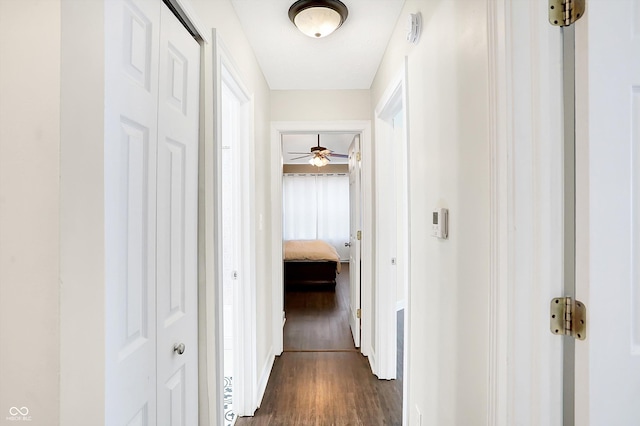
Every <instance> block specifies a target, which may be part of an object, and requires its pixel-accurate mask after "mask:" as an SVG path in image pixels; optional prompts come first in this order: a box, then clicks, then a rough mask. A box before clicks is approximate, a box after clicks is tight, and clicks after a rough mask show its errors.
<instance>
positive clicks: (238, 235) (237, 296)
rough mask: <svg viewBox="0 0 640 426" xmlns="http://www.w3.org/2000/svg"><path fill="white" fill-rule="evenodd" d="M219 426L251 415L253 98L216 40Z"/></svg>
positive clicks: (253, 344) (253, 381) (253, 400)
mask: <svg viewBox="0 0 640 426" xmlns="http://www.w3.org/2000/svg"><path fill="white" fill-rule="evenodd" d="M214 53H215V60H216V71H217V79H216V95H217V100H216V102H217V105H218V107H217V108H216V110H217V123H219V125H218V127H217V129H216V130H217V135H216V151H217V152H216V164H217V167H216V183H217V186H216V190H217V191H216V203H217V208H216V210H217V211H218V212H219V213H218V216H217V225H216V233H217V238H216V244H217V253H218V258H217V259H216V260H217V264H218V265H219V267H218V271H217V292H218V298H217V301H216V303H217V309H216V311H217V312H218V329H217V333H218V339H217V341H218V352H217V357H216V359H217V363H218V365H217V366H216V368H217V372H218V373H217V377H218V382H217V386H218V389H217V395H218V404H219V406H220V407H221V409H220V410H219V416H220V417H221V418H220V419H218V422H217V423H218V424H223V425H225V426H227V425H233V424H234V423H235V421H236V419H237V417H239V416H250V415H253V413H254V411H255V409H256V407H257V401H256V397H255V389H256V367H255V358H256V326H255V321H256V320H255V311H256V308H255V305H256V290H255V266H254V261H255V260H254V259H255V255H254V252H253V251H254V250H255V229H254V224H253V221H252V218H253V209H254V207H253V201H252V200H253V199H254V197H253V193H252V191H253V190H252V182H253V176H252V173H253V168H254V164H255V158H254V155H253V150H252V149H251V145H252V140H251V137H250V135H251V128H252V121H251V117H252V115H251V111H252V110H253V106H252V100H251V96H250V95H249V92H248V91H247V89H246V88H245V86H244V85H243V83H242V81H241V79H240V77H239V73H238V72H237V71H236V70H235V67H234V66H233V63H232V61H231V60H230V57H229V55H228V53H227V52H226V50H225V49H224V47H223V45H222V43H221V42H220V40H219V39H217V40H216V50H215V52H214Z"/></svg>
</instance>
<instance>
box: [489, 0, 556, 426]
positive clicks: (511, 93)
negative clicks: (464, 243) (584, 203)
mask: <svg viewBox="0 0 640 426" xmlns="http://www.w3.org/2000/svg"><path fill="white" fill-rule="evenodd" d="M487 11H488V16H487V18H488V42H489V43H488V48H489V141H490V149H491V169H490V170H491V172H490V173H491V182H490V185H491V188H490V191H491V222H490V226H491V230H490V250H491V256H490V258H491V264H490V277H489V309H490V310H489V324H488V327H489V354H488V365H487V375H488V389H487V395H488V401H487V403H488V410H487V421H486V423H487V424H490V425H497V426H507V425H511V424H514V423H515V422H517V421H518V419H526V421H527V422H530V423H532V424H561V422H562V413H561V411H562V410H561V403H558V401H561V399H562V389H561V388H562V380H561V374H558V373H559V372H561V369H560V368H559V367H558V365H559V362H560V360H561V340H560V339H554V336H553V335H551V333H550V332H549V331H548V322H547V321H548V319H547V315H548V301H549V300H550V299H551V297H553V296H552V295H554V294H559V292H561V286H560V281H561V275H562V274H561V268H560V266H559V263H560V262H561V257H562V251H561V244H562V241H561V235H562V228H561V225H559V223H561V220H562V203H561V198H562V194H561V191H562V189H561V187H562V185H561V184H560V182H561V179H562V174H561V170H562V169H561V167H562V165H561V161H560V156H561V149H560V148H559V147H561V146H562V143H561V141H562V123H561V116H562V107H561V102H560V100H561V95H559V93H561V92H562V90H561V73H560V72H559V71H560V69H559V64H560V56H561V55H560V54H561V39H560V30H559V29H557V28H555V27H552V26H551V25H550V24H549V23H548V20H547V5H546V3H544V2H519V1H514V0H490V1H489V2H488V9H487ZM516 22H517V24H512V23H516ZM522 336H526V337H525V338H523V337H522Z"/></svg>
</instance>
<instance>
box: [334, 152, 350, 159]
mask: <svg viewBox="0 0 640 426" xmlns="http://www.w3.org/2000/svg"><path fill="white" fill-rule="evenodd" d="M331 156H332V157H338V158H349V156H348V155H347V154H337V153H335V152H332V153H331Z"/></svg>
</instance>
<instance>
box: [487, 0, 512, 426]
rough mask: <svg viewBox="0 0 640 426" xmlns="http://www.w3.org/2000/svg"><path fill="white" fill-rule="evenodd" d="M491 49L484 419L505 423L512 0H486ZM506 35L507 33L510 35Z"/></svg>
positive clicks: (509, 215) (505, 424)
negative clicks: (487, 310)
mask: <svg viewBox="0 0 640 426" xmlns="http://www.w3.org/2000/svg"><path fill="white" fill-rule="evenodd" d="M487 10H488V14H487V15H488V16H487V20H488V25H487V28H488V51H489V108H488V110H489V144H490V152H491V157H490V161H491V164H490V173H491V176H490V179H491V182H490V206H491V207H490V235H489V238H490V242H489V244H490V259H491V263H490V276H489V354H488V369H487V374H488V381H487V382H488V386H489V389H488V392H487V395H488V407H487V422H486V423H487V424H488V425H495V426H507V425H508V424H509V413H510V412H512V408H511V407H509V406H508V391H509V383H508V378H509V367H508V360H509V356H508V355H509V354H508V352H509V343H508V342H509V335H510V333H511V331H510V329H509V326H508V322H507V318H508V307H507V304H506V303H505V302H506V301H507V300H508V295H509V281H508V278H509V269H510V267H509V229H510V225H511V223H512V222H513V218H512V217H511V215H512V213H513V211H512V208H510V206H509V203H510V201H509V194H510V193H509V182H510V181H511V180H512V176H511V173H512V172H511V170H510V169H511V167H510V164H509V158H510V155H509V154H510V151H511V148H510V146H509V144H510V141H512V140H513V139H511V138H509V137H508V135H509V127H510V123H511V122H512V121H513V117H512V112H511V111H512V109H511V107H510V97H511V95H512V93H511V91H512V90H511V73H510V68H509V67H508V66H507V62H508V61H510V60H511V58H510V56H509V53H508V45H509V43H510V37H509V36H510V33H509V30H510V20H509V19H508V18H507V16H509V13H510V0H490V1H489V2H488V8H487ZM508 35H509V36H508Z"/></svg>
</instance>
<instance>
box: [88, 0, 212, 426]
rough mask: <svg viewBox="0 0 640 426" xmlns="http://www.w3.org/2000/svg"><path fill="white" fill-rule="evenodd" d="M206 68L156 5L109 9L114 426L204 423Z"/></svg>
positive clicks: (145, 2) (135, 2) (132, 1)
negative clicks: (201, 268)
mask: <svg viewBox="0 0 640 426" xmlns="http://www.w3.org/2000/svg"><path fill="white" fill-rule="evenodd" d="M199 59H200V48H199V45H198V43H197V42H196V41H195V40H194V39H193V38H192V37H191V36H190V35H189V33H188V32H187V31H186V29H185V28H184V27H183V26H182V25H181V24H180V23H179V22H178V21H177V19H176V18H175V17H174V15H173V14H172V13H171V12H170V11H169V9H168V8H167V7H166V6H165V5H164V4H163V3H162V2H161V1H160V0H109V1H107V2H105V92H106V95H105V99H106V101H105V194H106V195H105V240H106V259H105V274H106V279H107V291H106V293H107V294H106V313H105V317H106V335H107V338H106V342H105V344H106V348H105V356H106V360H105V363H106V378H107V379H106V381H107V385H106V389H105V394H106V395H105V398H106V401H105V402H106V410H105V411H106V412H105V420H106V424H107V425H156V424H157V425H195V424H197V423H198V422H197V417H198V370H197V363H198V357H197V355H198V349H197V326H198V324H197V294H196V293H197V246H196V244H197V191H198V106H199V68H200V66H199ZM88 143H89V141H88ZM180 344H182V345H184V352H183V353H182V354H180V353H179V352H182V349H179V350H174V347H175V346H179V345H180ZM180 348H181V347H180Z"/></svg>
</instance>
